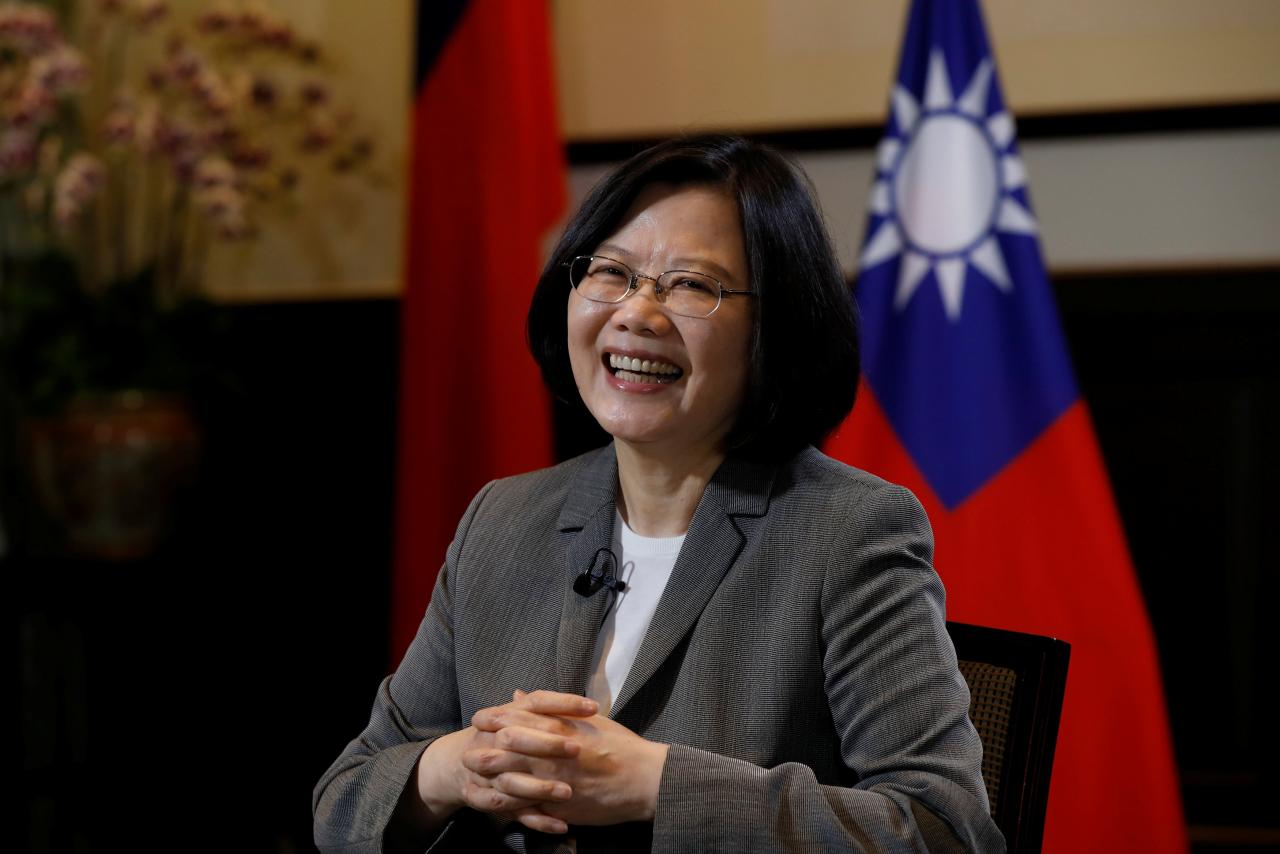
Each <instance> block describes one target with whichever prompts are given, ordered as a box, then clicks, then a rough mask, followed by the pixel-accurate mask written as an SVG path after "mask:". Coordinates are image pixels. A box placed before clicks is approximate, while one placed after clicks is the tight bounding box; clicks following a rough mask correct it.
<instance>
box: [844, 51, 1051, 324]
mask: <svg viewBox="0 0 1280 854" xmlns="http://www.w3.org/2000/svg"><path fill="white" fill-rule="evenodd" d="M991 84H992V66H991V60H990V59H984V60H982V62H981V63H980V64H979V65H978V68H977V70H976V71H974V72H973V77H972V78H970V80H969V85H968V86H966V87H965V90H964V94H962V95H961V96H960V97H959V99H956V98H954V97H953V96H952V94H951V84H950V82H949V81H948V77H947V68H946V63H945V61H944V59H943V57H942V54H941V53H940V52H939V51H934V52H933V54H932V55H931V56H930V57H929V74H928V78H927V80H926V81H925V92H924V109H923V110H921V108H920V104H919V102H918V101H916V99H915V96H914V95H912V94H911V93H910V92H908V91H907V90H906V89H904V88H903V87H902V86H901V85H898V86H895V87H894V90H893V114H894V118H895V119H896V120H897V126H898V134H899V135H894V136H886V137H885V139H884V140H883V141H882V142H881V143H880V148H879V150H878V151H877V152H876V159H877V163H876V168H877V177H876V182H875V185H874V186H873V187H872V189H871V210H872V211H873V212H874V213H876V214H878V215H879V216H882V217H885V221H884V222H883V223H881V225H880V227H879V228H877V229H876V231H875V233H874V234H872V235H871V237H870V238H868V240H867V242H866V245H864V246H863V249H862V257H861V258H860V259H859V263H860V264H861V266H862V268H863V269H867V268H869V267H873V266H875V265H876V264H879V263H881V262H883V261H887V260H889V259H890V258H892V257H894V256H895V255H898V254H901V255H902V263H901V266H900V267H899V270H898V287H897V290H896V291H895V292H894V297H893V304H894V308H895V309H896V310H898V311H901V310H902V309H904V308H906V306H907V303H909V302H910V301H911V297H912V296H913V295H914V294H915V292H916V289H917V288H919V286H920V282H921V281H923V280H924V277H925V276H926V275H928V273H929V272H930V271H933V272H934V274H935V279H936V280H937V282H938V290H939V292H940V293H941V295H942V306H943V308H944V310H945V311H946V313H947V318H948V319H949V320H951V321H952V322H955V321H957V320H959V319H960V307H961V305H963V303H964V281H965V274H966V270H967V266H968V265H972V266H973V267H975V268H976V269H977V270H979V271H980V272H981V273H982V275H983V276H984V277H985V278H986V279H988V280H989V281H990V282H991V283H992V284H993V285H995V286H996V287H997V288H999V289H1000V290H1002V291H1004V292H1006V293H1008V292H1010V291H1012V290H1013V282H1012V280H1010V278H1009V272H1008V270H1007V269H1006V268H1005V263H1004V255H1003V253H1002V252H1001V251H1000V244H999V243H998V242H997V241H996V237H995V233H996V232H997V231H1001V232H1013V233H1016V234H1035V233H1036V220H1035V217H1034V216H1033V215H1032V214H1031V211H1029V210H1027V208H1026V207H1025V206H1023V205H1022V203H1021V202H1019V201H1018V200H1017V198H1015V197H1014V196H1013V195H1012V191H1013V190H1016V189H1017V188H1019V187H1021V186H1023V185H1024V184H1025V183H1026V170H1025V169H1024V167H1023V165H1022V160H1021V158H1019V157H1018V155H1017V154H1015V153H1013V152H1011V151H1009V147H1010V144H1011V143H1012V142H1013V117H1012V116H1010V115H1009V114H1008V113H1007V112H1003V111H1002V112H999V113H996V114H995V115H993V116H991V117H990V118H986V104H987V95H988V91H989V89H990V87H991Z"/></svg>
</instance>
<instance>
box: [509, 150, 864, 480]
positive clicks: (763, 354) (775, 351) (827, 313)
mask: <svg viewBox="0 0 1280 854" xmlns="http://www.w3.org/2000/svg"><path fill="white" fill-rule="evenodd" d="M653 184H672V185H675V186H685V185H690V184H701V185H708V186H713V187H717V188H720V189H722V190H724V191H725V192H727V193H728V194H729V195H730V196H731V197H732V198H733V199H734V201H735V202H736V204H737V206H738V215H739V217H740V218H741V221H742V231H743V237H744V240H745V246H746V253H747V267H748V280H749V282H750V288H751V289H752V290H753V291H755V293H756V294H757V296H756V297H754V299H755V300H756V306H755V311H754V313H753V316H754V328H753V330H752V336H751V343H750V356H749V359H750V365H749V369H748V379H747V383H748V384H747V390H746V396H745V398H744V400H743V403H742V409H741V411H740V412H739V414H738V420H737V422H736V424H735V425H734V428H733V430H732V431H731V432H730V434H729V436H728V439H727V441H728V449H729V450H730V452H732V453H735V454H738V455H741V456H746V457H749V458H753V459H764V460H769V459H774V460H778V459H785V458H787V457H790V456H791V455H793V454H795V453H796V452H797V451H799V450H800V449H801V448H803V447H805V446H806V445H817V444H819V443H820V442H822V440H823V439H824V438H826V436H827V434H828V433H830V432H831V431H832V430H833V429H835V428H836V427H837V426H838V425H839V424H840V422H841V421H842V420H844V418H845V416H846V415H848V414H849V411H850V409H852V408H853V401H854V397H855V395H856V394H857V389H858V372H859V367H860V365H859V356H858V315H857V309H856V307H855V304H854V301H853V294H852V291H851V290H850V288H849V286H848V283H847V282H846V281H845V278H844V274H843V273H842V271H841V269H840V264H839V262H838V261H837V260H836V256H835V251H834V250H833V248H832V245H831V238H830V237H829V236H828V234H827V229H826V226H825V224H824V222H823V219H822V214H821V213H820V212H819V210H818V206H817V203H816V201H815V198H814V192H813V187H812V185H811V184H810V182H809V179H808V177H807V176H806V175H805V174H804V172H803V171H802V170H801V169H800V168H799V167H798V166H796V165H795V164H793V163H792V162H791V161H789V160H788V159H787V158H785V157H783V156H782V155H781V154H780V153H779V152H777V151H776V150H774V149H772V148H770V147H768V146H766V145H763V144H760V143H757V142H753V141H751V140H747V139H743V138H742V137H737V136H727V135H721V134H714V135H703V136H692V137H681V138H677V139H672V140H668V141H666V142H662V143H659V144H658V145H655V146H653V147H652V148H649V149H647V150H645V151H642V152H640V153H639V154H637V155H636V156H634V157H632V158H631V159H630V160H628V161H626V162H625V163H623V164H622V165H621V166H620V167H618V168H617V169H616V170H615V171H614V172H612V173H611V174H610V175H609V176H607V177H606V178H604V179H603V180H602V181H601V182H600V183H599V184H598V185H597V186H596V187H595V188H594V189H593V190H592V191H591V193H590V194H589V195H588V196H587V199H586V200H585V201H584V202H583V203H582V206H581V207H580V208H579V209H578V212H577V213H576V214H575V215H574V217H573V219H572V220H570V221H569V224H568V225H567V226H566V227H565V231H564V235H563V236H562V237H561V238H560V243H559V245H557V246H556V248H555V251H554V252H552V254H551V257H550V259H549V260H548V261H547V266H546V268H545V269H544V270H543V271H542V276H541V278H539V280H538V285H537V288H536V290H535V291H534V294H533V302H532V304H531V305H530V307H529V330H528V331H529V347H530V349H531V350H532V351H533V357H534V359H536V360H537V362H538V365H539V366H540V367H541V369H542V376H543V379H544V380H545V381H546V383H547V385H548V386H549V387H550V388H551V391H552V393H553V394H555V395H556V396H557V397H558V398H560V399H561V400H564V401H566V402H568V403H570V404H571V405H573V404H576V405H577V406H579V407H582V399H581V397H580V396H579V395H578V390H577V387H576V385H575V384H574V379H573V370H572V368H571V367H570V364H569V347H568V322H567V308H566V302H567V300H568V298H569V291H570V285H569V275H568V273H567V271H566V270H565V268H564V266H563V265H564V264H565V263H567V262H568V261H570V260H571V259H572V258H574V257H575V256H577V255H590V254H592V253H593V252H595V251H596V247H597V246H599V244H600V243H601V242H602V241H603V240H604V239H605V238H607V237H608V236H609V235H610V234H612V233H613V232H614V231H615V230H616V229H617V228H618V226H619V225H620V224H621V221H622V218H623V217H624V216H625V215H626V213H627V211H628V210H630V208H631V206H632V204H633V203H634V202H635V200H636V198H637V197H638V196H639V195H640V193H641V192H642V191H643V190H644V189H645V188H647V187H649V186H651V185H653ZM583 408H585V407H583Z"/></svg>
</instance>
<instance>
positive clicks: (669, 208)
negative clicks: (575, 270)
mask: <svg viewBox="0 0 1280 854" xmlns="http://www.w3.org/2000/svg"><path fill="white" fill-rule="evenodd" d="M594 251H595V252H596V253H598V254H605V255H610V256H611V257H616V258H617V259H618V260H619V261H624V262H627V263H632V262H635V263H645V262H648V261H650V260H655V261H662V262H664V263H669V264H670V263H677V262H687V263H690V264H692V263H695V262H703V263H705V264H707V265H710V266H713V267H718V268H719V270H718V272H720V273H722V274H723V275H725V276H727V277H730V278H734V279H740V278H742V277H744V276H745V274H746V251H745V244H744V240H743V234H742V224H741V219H740V217H739V216H738V208H737V204H736V203H735V201H734V199H733V197H732V196H731V195H729V193H727V192H726V191H725V190H723V189H721V188H719V187H716V186H714V185H710V184H683V185H671V184H651V185H649V186H648V187H646V188H645V189H644V190H643V191H642V192H641V193H640V195H639V196H637V197H636V200H635V201H634V202H633V203H632V204H631V206H630V208H628V210H627V213H626V214H625V215H624V216H623V217H622V220H621V221H620V222H619V224H618V226H617V228H615V229H614V230H613V231H612V233H610V234H609V235H608V236H606V237H605V239H604V240H603V241H601V242H600V244H599V245H598V246H596V247H594Z"/></svg>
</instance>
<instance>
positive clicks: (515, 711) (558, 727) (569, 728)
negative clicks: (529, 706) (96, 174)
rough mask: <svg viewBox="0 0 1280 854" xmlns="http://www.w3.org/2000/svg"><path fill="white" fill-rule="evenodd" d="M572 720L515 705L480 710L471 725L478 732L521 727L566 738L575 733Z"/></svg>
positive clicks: (473, 717)
mask: <svg viewBox="0 0 1280 854" xmlns="http://www.w3.org/2000/svg"><path fill="white" fill-rule="evenodd" d="M573 721H574V719H572V718H561V717H556V716H554V715H543V714H539V713H538V712H533V711H529V710H526V709H521V708H517V707H516V706H515V705H510V704H509V705H506V706H495V707H492V708H488V709H481V710H480V711H478V712H476V713H475V714H474V715H472V716H471V725H472V726H474V727H475V728H476V729H477V730H479V731H480V732H492V733H496V732H498V730H501V729H503V728H504V727H512V726H521V727H525V728H526V729H537V730H542V731H543V732H549V733H552V734H554V735H560V736H564V737H568V736H571V735H573V734H574V733H575V732H577V729H576V726H575V724H574V723H573Z"/></svg>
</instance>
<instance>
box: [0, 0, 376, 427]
mask: <svg viewBox="0 0 1280 854" xmlns="http://www.w3.org/2000/svg"><path fill="white" fill-rule="evenodd" d="M73 11H74V12H76V14H75V15H74V16H73V15H72V12H73ZM59 13H61V14H59ZM73 17H74V18H75V20H74V22H73V23H74V24H75V27H74V35H73V36H69V35H67V32H68V31H67V30H64V28H63V26H61V25H60V24H61V22H67V21H69V20H70V19H72V18H73ZM331 72H332V69H331V67H330V65H329V63H328V62H327V57H326V56H325V54H324V52H323V51H322V50H321V48H320V47H319V46H318V45H317V44H316V43H314V42H313V41H311V40H309V39H307V38H305V37H304V36H303V35H302V34H301V33H300V32H299V31H298V30H296V29H295V28H294V27H293V26H292V25H291V24H290V22H289V21H288V20H286V19H285V18H283V17H282V16H280V15H278V14H276V13H275V12H273V11H272V10H271V9H269V8H268V7H267V6H265V5H263V4H262V3H261V2H258V0H219V2H213V3H206V4H194V3H192V4H185V5H184V6H178V5H177V4H171V3H170V2H169V0H92V2H88V0H83V2H81V3H78V4H71V3H63V4H61V5H60V6H56V7H55V6H54V5H43V4H35V3H30V2H0V345H2V346H3V353H2V354H0V355H3V356H4V357H5V367H6V374H8V378H9V379H10V380H11V381H13V383H14V384H15V387H18V388H20V389H21V390H22V391H23V393H24V394H25V397H26V398H28V400H29V401H30V402H31V403H32V404H33V405H35V406H37V407H38V408H46V409H48V408H53V407H55V406H56V405H58V404H59V403H61V402H65V401H66V400H67V399H68V398H69V397H71V396H73V395H75V394H76V393H79V392H84V391H105V390H114V389H119V388H127V387H139V386H142V387H150V388H166V387H173V386H175V385H179V386H180V385H181V384H182V383H183V381H184V379H186V375H187V374H189V370H185V371H184V369H186V368H190V367H191V366H192V364H193V361H198V355H197V354H195V353H193V352H192V351H193V348H197V349H198V347H199V346H200V342H201V341H202V340H203V338H207V334H206V335H204V336H202V335H201V334H196V330H197V329H199V330H202V331H203V332H204V333H208V332H209V329H210V324H209V322H208V319H209V316H210V311H209V308H208V306H207V305H205V304H204V303H203V301H202V300H201V299H200V296H199V286H200V283H201V275H202V267H203V263H204V259H205V256H206V253H207V251H208V248H209V246H210V244H211V243H212V242H214V241H243V240H250V239H252V238H253V237H254V235H255V234H256V233H257V232H258V229H259V228H260V226H261V223H262V221H263V220H264V219H265V218H266V217H269V216H271V215H273V214H274V215H279V214H280V213H281V212H282V208H283V204H284V203H285V202H287V200H288V198H289V197H290V196H291V194H293V193H294V191H295V189H296V188H297V186H298V185H299V183H300V182H303V181H305V180H313V179H314V176H315V175H316V174H317V173H328V174H333V173H350V172H354V171H356V170H358V169H360V168H361V167H362V166H364V165H365V164H367V163H368V162H369V159H370V156H371V154H372V149H373V146H372V142H371V139H370V137H369V136H368V135H367V134H365V133H362V132H361V129H360V127H359V125H358V123H357V122H356V121H355V118H354V115H353V114H352V112H351V111H350V110H346V109H343V108H342V107H341V106H339V105H338V104H337V103H336V102H335V98H334V95H333V91H332V89H331V87H330V85H329V82H328V80H329V77H330V76H331ZM206 343H207V342H206Z"/></svg>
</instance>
